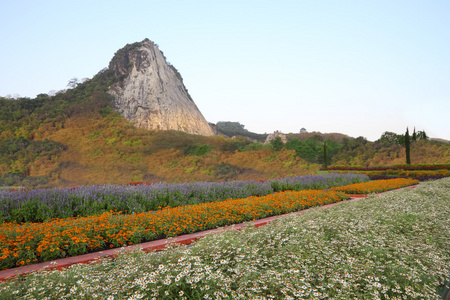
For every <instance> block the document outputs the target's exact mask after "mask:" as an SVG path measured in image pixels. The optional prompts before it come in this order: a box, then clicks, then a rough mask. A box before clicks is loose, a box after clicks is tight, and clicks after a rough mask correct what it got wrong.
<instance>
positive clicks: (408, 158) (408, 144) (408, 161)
mask: <svg viewBox="0 0 450 300" xmlns="http://www.w3.org/2000/svg"><path fill="white" fill-rule="evenodd" d="M405 148H406V164H407V165H410V164H411V141H410V137H409V130H408V127H406V133H405Z"/></svg>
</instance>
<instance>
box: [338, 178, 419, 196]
mask: <svg viewBox="0 0 450 300" xmlns="http://www.w3.org/2000/svg"><path fill="white" fill-rule="evenodd" d="M418 183H419V181H418V180H416V179H411V178H396V179H386V180H374V181H369V182H364V183H354V184H350V185H346V186H341V187H335V188H332V189H331V190H333V191H339V192H344V193H347V194H372V193H376V194H377V193H382V192H386V191H391V190H395V189H399V188H402V187H406V186H411V185H415V184H418Z"/></svg>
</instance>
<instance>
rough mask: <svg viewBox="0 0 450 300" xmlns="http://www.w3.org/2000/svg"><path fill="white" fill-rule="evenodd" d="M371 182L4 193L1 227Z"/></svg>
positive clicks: (315, 178)
mask: <svg viewBox="0 0 450 300" xmlns="http://www.w3.org/2000/svg"><path fill="white" fill-rule="evenodd" d="M368 180H369V177H368V176H367V175H360V174H325V175H307V176H292V177H287V178H279V179H274V180H270V181H259V182H255V181H228V182H194V183H181V184H166V183H161V184H152V185H145V184H140V185H136V186H133V185H132V186H129V185H128V186H127V185H95V186H81V187H74V188H64V189H39V190H33V191H24V190H17V191H12V192H8V191H0V222H3V221H6V222H13V221H15V222H18V223H20V222H43V221H46V220H50V219H54V218H70V217H87V216H93V215H101V214H102V213H105V212H110V211H114V212H119V211H121V212H122V213H123V214H132V213H133V212H134V213H138V212H147V211H154V210H158V209H160V208H161V207H167V206H170V207H177V206H184V205H193V204H200V203H207V202H216V201H223V200H225V199H230V198H232V199H239V198H247V197H250V196H265V195H268V194H271V193H273V192H280V191H286V190H294V191H300V190H307V189H326V188H330V187H336V186H342V185H348V184H351V183H357V182H366V181H368Z"/></svg>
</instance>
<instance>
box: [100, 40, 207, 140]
mask: <svg viewBox="0 0 450 300" xmlns="http://www.w3.org/2000/svg"><path fill="white" fill-rule="evenodd" d="M109 69H110V70H112V71H114V74H115V76H116V77H117V78H119V79H120V80H119V82H116V83H114V84H113V85H111V86H110V89H109V93H110V94H111V95H113V96H114V100H113V107H114V108H115V109H116V110H117V111H118V112H119V114H121V115H122V116H123V117H125V118H126V119H127V120H129V121H131V122H134V123H135V126H136V127H140V128H146V129H157V130H178V131H184V132H187V133H191V134H199V135H207V136H208V135H214V132H213V131H212V129H211V127H210V126H209V125H208V122H207V121H206V120H205V118H204V117H203V115H202V114H201V112H200V110H199V109H198V108H197V106H196V105H195V103H194V101H193V100H192V98H191V96H190V95H189V93H188V91H187V89H186V87H185V86H184V84H183V79H182V78H181V75H180V73H178V71H177V70H176V69H175V67H173V66H172V65H170V64H168V63H167V61H166V58H165V57H164V55H163V53H162V52H161V51H160V50H159V49H158V46H157V45H156V44H155V43H153V42H152V41H150V40H148V39H145V40H143V41H142V42H140V43H134V44H131V45H127V46H125V47H124V48H122V49H120V50H119V51H117V52H116V54H115V56H114V58H113V59H112V60H111V62H110V63H109Z"/></svg>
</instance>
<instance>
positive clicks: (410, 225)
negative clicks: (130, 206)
mask: <svg viewBox="0 0 450 300" xmlns="http://www.w3.org/2000/svg"><path fill="white" fill-rule="evenodd" d="M449 202H450V178H445V179H441V180H437V181H433V182H424V183H421V184H420V185H419V187H417V188H415V189H405V190H400V191H394V192H391V193H386V194H381V195H376V196H370V197H368V198H365V199H362V200H360V201H356V202H348V203H343V204H342V205H338V206H334V207H332V208H329V209H326V210H311V211H307V212H306V213H304V214H301V215H295V216H290V217H286V218H283V219H280V220H277V221H275V222H273V223H271V224H269V225H266V226H263V227H259V228H250V227H249V228H246V229H244V230H242V231H239V232H238V231H236V230H227V231H225V232H223V233H219V234H214V235H208V236H206V237H205V238H203V239H201V240H199V241H197V242H196V243H194V244H192V246H191V247H189V248H186V247H179V248H174V249H170V250H169V251H162V252H158V253H144V252H141V251H136V252H133V253H127V254H124V255H120V256H118V257H117V258H116V259H114V260H111V259H102V260H100V261H98V262H96V263H93V264H87V265H83V264H80V265H73V266H71V267H69V268H67V269H65V270H62V271H56V270H55V271H44V272H37V273H34V274H29V275H27V276H25V277H18V278H13V279H12V280H11V281H7V282H0V299H5V300H9V299H155V300H156V299H368V300H370V299H444V295H445V294H444V293H445V292H446V289H448V288H449V282H450V281H449V280H450V273H449V270H450V240H449V239H448V236H449V233H450V231H449V228H450V219H449V218H448V216H449V215H450V205H449Z"/></svg>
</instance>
